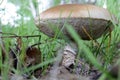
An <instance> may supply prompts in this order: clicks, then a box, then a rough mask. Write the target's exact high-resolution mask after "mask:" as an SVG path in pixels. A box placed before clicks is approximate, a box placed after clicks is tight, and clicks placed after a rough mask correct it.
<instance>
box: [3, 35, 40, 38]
mask: <svg viewBox="0 0 120 80" xmlns="http://www.w3.org/2000/svg"><path fill="white" fill-rule="evenodd" d="M40 36H41V35H27V36H17V35H16V36H1V38H16V37H22V38H29V37H40Z"/></svg>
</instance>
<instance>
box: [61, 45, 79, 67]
mask: <svg viewBox="0 0 120 80" xmlns="http://www.w3.org/2000/svg"><path fill="white" fill-rule="evenodd" d="M76 54H77V53H76V52H75V49H73V48H72V47H71V46H70V45H69V44H67V45H66V46H65V48H64V50H63V57H62V65H63V66H65V67H66V68H69V67H70V66H71V65H74V64H75V57H76Z"/></svg>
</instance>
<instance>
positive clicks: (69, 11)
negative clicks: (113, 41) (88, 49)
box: [35, 4, 117, 65]
mask: <svg viewBox="0 0 120 80" xmlns="http://www.w3.org/2000/svg"><path fill="white" fill-rule="evenodd" d="M113 22H114V23H115V24H116V23H117V20H116V18H115V17H114V16H113V15H112V14H111V13H110V12H109V11H108V10H106V9H104V8H101V7H98V6H95V5H88V4H64V5H58V6H55V7H52V8H49V9H47V10H45V11H43V12H42V13H41V14H40V15H39V16H38V17H37V18H36V19H35V24H36V26H37V27H38V28H39V29H40V31H41V32H43V33H44V34H46V35H48V36H49V37H54V36H56V34H58V33H59V32H60V33H62V34H63V36H64V35H65V36H66V37H68V38H70V39H72V37H71V35H70V34H69V33H68V31H67V29H66V28H65V27H64V26H65V24H66V23H67V24H70V25H71V26H72V27H73V28H74V29H75V30H76V32H77V33H78V34H79V35H80V37H81V38H82V39H83V40H90V39H97V38H99V37H100V36H101V35H102V34H104V33H107V32H109V31H111V30H112V29H113V28H114V26H113ZM58 37H59V38H61V37H62V36H58ZM68 50H69V49H68ZM69 51H70V50H69ZM69 51H68V52H69ZM71 53H72V52H71ZM75 54H76V53H75ZM72 62H73V61H72ZM69 65H70V64H69Z"/></svg>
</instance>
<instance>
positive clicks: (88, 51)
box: [0, 0, 120, 80]
mask: <svg viewBox="0 0 120 80" xmlns="http://www.w3.org/2000/svg"><path fill="white" fill-rule="evenodd" d="M103 3H104V0H100V1H99V2H98V3H97V5H99V6H103V5H104V4H103ZM107 8H108V10H109V11H110V12H111V13H113V14H114V15H115V16H116V18H117V19H118V20H120V1H119V0H107ZM23 17H24V16H23ZM19 23H20V24H19V26H17V27H14V26H11V25H9V24H8V25H1V24H0V26H1V27H2V33H0V35H2V36H1V40H2V41H0V43H1V45H0V46H1V49H0V68H1V69H0V70H1V75H2V80H9V76H8V74H9V72H10V71H13V72H14V73H15V74H17V75H24V74H26V73H27V76H29V75H31V73H32V72H33V71H34V70H36V69H38V68H42V70H41V72H42V73H41V74H42V75H44V74H45V73H46V72H47V70H48V69H49V67H50V66H52V65H53V62H55V61H56V60H57V58H56V55H57V51H58V50H59V49H60V48H61V47H64V45H65V44H66V43H67V41H66V40H64V39H57V38H49V37H48V36H46V35H44V34H43V33H42V32H40V31H39V30H38V29H37V28H36V26H35V24H34V19H33V18H32V17H31V20H29V22H27V23H24V20H23V19H21V20H19ZM113 24H114V22H113ZM65 26H66V28H67V30H68V32H70V34H71V35H72V37H73V39H74V40H75V42H76V43H77V45H78V55H77V58H78V59H79V58H81V57H82V58H84V59H85V60H86V62H88V63H89V64H90V65H93V66H95V67H97V68H98V69H99V70H100V71H101V72H102V73H103V76H102V77H101V79H100V80H103V78H104V77H106V76H107V75H106V74H107V72H108V67H109V66H110V65H113V64H116V62H117V61H119V59H120V57H119V55H120V54H119V53H120V24H118V25H116V24H114V29H113V31H112V32H110V33H108V34H106V35H103V36H101V37H100V38H99V39H97V40H91V41H83V40H81V39H80V37H79V36H78V34H77V33H76V32H75V31H74V29H72V27H71V26H70V25H69V24H66V25H65ZM68 27H69V28H68ZM2 43H4V44H2ZM68 43H69V42H68ZM81 45H82V46H81ZM2 46H4V47H2ZM31 46H32V47H37V49H39V50H40V55H41V57H40V59H39V64H37V65H34V63H33V66H30V67H28V66H29V65H27V66H25V64H26V62H25V59H26V51H27V49H28V48H29V47H31ZM2 49H3V50H2ZM3 55H4V58H3ZM11 55H15V56H17V60H18V63H17V64H16V65H13V60H11ZM116 58H117V59H116ZM3 60H4V61H3ZM14 64H15V63H14ZM15 66H16V69H15V68H14V67H15ZM118 80H119V79H118Z"/></svg>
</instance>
